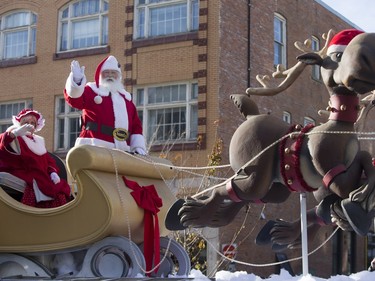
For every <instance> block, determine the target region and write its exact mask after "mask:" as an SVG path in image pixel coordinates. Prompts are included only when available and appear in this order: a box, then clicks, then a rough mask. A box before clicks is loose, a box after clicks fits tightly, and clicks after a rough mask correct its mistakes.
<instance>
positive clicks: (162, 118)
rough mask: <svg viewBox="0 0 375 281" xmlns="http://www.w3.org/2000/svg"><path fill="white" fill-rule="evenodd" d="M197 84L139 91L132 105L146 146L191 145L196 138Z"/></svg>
mask: <svg viewBox="0 0 375 281" xmlns="http://www.w3.org/2000/svg"><path fill="white" fill-rule="evenodd" d="M197 100H198V84H197V83H181V84H173V85H163V86H150V87H145V88H139V89H137V91H136V96H135V104H136V106H137V109H138V114H139V117H140V118H141V120H142V123H143V134H144V135H145V138H146V139H147V142H148V143H149V144H161V143H164V142H166V141H171V140H173V141H181V142H182V141H193V140H196V138H197V134H198V102H197Z"/></svg>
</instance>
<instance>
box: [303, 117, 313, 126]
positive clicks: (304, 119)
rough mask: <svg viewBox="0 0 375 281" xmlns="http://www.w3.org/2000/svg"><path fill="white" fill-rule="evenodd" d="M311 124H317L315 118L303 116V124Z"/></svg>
mask: <svg viewBox="0 0 375 281" xmlns="http://www.w3.org/2000/svg"><path fill="white" fill-rule="evenodd" d="M309 124H313V125H315V120H314V119H312V118H311V117H307V116H306V117H303V126H306V125H309Z"/></svg>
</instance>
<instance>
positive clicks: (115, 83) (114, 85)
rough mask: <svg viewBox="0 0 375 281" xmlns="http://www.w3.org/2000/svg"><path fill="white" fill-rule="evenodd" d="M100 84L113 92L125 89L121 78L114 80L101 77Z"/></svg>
mask: <svg viewBox="0 0 375 281" xmlns="http://www.w3.org/2000/svg"><path fill="white" fill-rule="evenodd" d="M99 85H100V87H102V88H104V89H106V90H108V91H109V92H111V93H116V92H118V91H121V90H123V89H124V85H122V83H121V78H119V79H117V80H113V79H112V78H107V79H103V78H102V77H100V79H99Z"/></svg>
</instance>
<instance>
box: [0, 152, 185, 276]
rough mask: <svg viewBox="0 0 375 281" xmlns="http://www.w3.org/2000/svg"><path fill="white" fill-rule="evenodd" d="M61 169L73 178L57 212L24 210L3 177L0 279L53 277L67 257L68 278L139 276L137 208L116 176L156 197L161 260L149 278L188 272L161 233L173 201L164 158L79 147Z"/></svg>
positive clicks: (141, 265)
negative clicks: (72, 266) (70, 262)
mask: <svg viewBox="0 0 375 281" xmlns="http://www.w3.org/2000/svg"><path fill="white" fill-rule="evenodd" d="M66 167H67V170H68V172H69V173H70V175H71V177H72V178H73V179H74V181H75V184H74V188H73V189H74V194H75V197H74V199H73V200H72V201H71V202H69V203H67V204H66V205H64V206H60V207H57V208H51V209H39V208H33V207H29V206H26V205H24V204H22V203H20V202H18V201H17V200H15V199H14V198H13V197H12V196H11V195H10V194H9V185H12V183H14V184H13V185H14V186H16V187H15V188H16V189H17V188H18V189H20V187H17V184H18V185H20V183H19V182H17V179H13V178H12V176H10V175H9V174H8V175H7V176H8V178H6V180H4V179H3V181H0V183H1V185H2V187H4V188H0V213H1V214H2V225H3V226H6V228H5V229H4V230H3V231H1V232H0V277H5V276H7V275H9V274H14V273H17V275H28V276H29V275H32V276H33V275H34V274H35V275H37V276H46V277H50V276H53V275H56V273H58V272H59V268H56V263H55V262H54V260H56V257H57V256H59V255H62V257H63V255H64V254H65V255H66V253H67V252H68V253H71V254H72V256H73V258H74V261H75V263H76V270H75V272H69V274H70V275H73V276H75V277H98V276H104V277H124V276H126V277H133V276H136V275H137V274H139V273H141V274H142V273H145V271H144V267H145V266H144V263H145V262H144V257H143V255H142V251H141V250H142V242H143V236H144V233H143V215H144V211H143V209H142V208H140V207H138V205H137V203H136V202H135V201H134V199H133V197H132V195H131V194H130V193H131V191H132V190H131V189H129V188H128V187H127V186H126V185H125V184H124V181H123V178H122V176H126V178H127V179H130V180H132V181H136V182H137V183H138V184H139V185H140V186H147V185H154V186H155V188H156V190H157V193H158V195H159V197H161V198H162V201H163V206H162V207H161V208H160V211H159V213H158V218H159V229H160V236H161V240H160V244H161V252H160V255H161V260H162V262H163V263H162V264H161V265H160V269H159V271H158V273H157V274H158V275H160V276H161V275H164V276H168V274H171V273H173V272H174V273H176V274H178V275H184V274H188V273H189V270H190V260H189V257H188V255H187V253H186V252H185V250H184V249H183V248H182V247H181V246H180V245H179V244H178V243H177V242H175V241H174V240H171V239H170V238H167V237H166V236H167V235H168V234H169V230H167V229H166V228H165V225H164V219H165V216H166V214H167V212H168V209H169V207H170V206H171V205H172V204H173V203H174V202H175V196H174V195H173V193H172V191H171V189H170V187H169V186H168V184H170V183H172V182H173V177H174V176H175V174H176V171H175V169H174V168H173V166H172V165H171V163H170V162H169V161H167V160H165V159H161V158H156V157H151V156H140V155H133V154H129V153H126V152H122V151H119V150H111V149H106V148H102V147H96V146H91V145H83V146H79V147H75V148H73V149H71V150H70V151H69V153H68V155H67V158H66ZM1 174H4V173H1ZM12 180H13V181H12ZM9 182H11V183H10V184H9ZM21 185H22V184H21ZM21 189H22V188H21ZM176 257H177V261H178V262H177V264H176ZM109 264H110V265H109ZM113 264H116V265H117V267H116V269H113V268H112V267H113ZM2 265H3V266H2ZM53 266H55V267H53ZM9 268H14V270H9ZM30 268H32V269H31V270H30ZM17 270H19V271H17Z"/></svg>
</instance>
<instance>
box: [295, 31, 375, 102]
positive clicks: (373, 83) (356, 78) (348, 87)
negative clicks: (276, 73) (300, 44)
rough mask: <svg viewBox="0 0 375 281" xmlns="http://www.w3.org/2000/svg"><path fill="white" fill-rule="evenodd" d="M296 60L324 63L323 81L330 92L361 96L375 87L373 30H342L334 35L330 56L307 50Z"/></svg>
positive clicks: (329, 49) (307, 62)
mask: <svg viewBox="0 0 375 281" xmlns="http://www.w3.org/2000/svg"><path fill="white" fill-rule="evenodd" d="M337 38H338V39H337ZM340 40H341V41H340ZM332 42H334V43H332ZM297 59H298V60H299V61H301V62H304V63H306V64H316V65H320V66H321V74H322V78H323V82H324V84H325V85H326V87H327V89H328V92H329V93H330V95H332V94H340V95H357V94H360V95H362V94H366V93H369V92H370V91H372V90H374V89H375V34H374V33H363V32H362V31H358V30H353V29H350V30H343V31H341V32H339V33H338V34H336V35H335V36H334V37H333V38H332V40H331V43H330V45H329V47H328V49H327V56H323V57H321V56H317V55H316V54H315V53H306V54H303V55H301V56H298V57H297Z"/></svg>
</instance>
